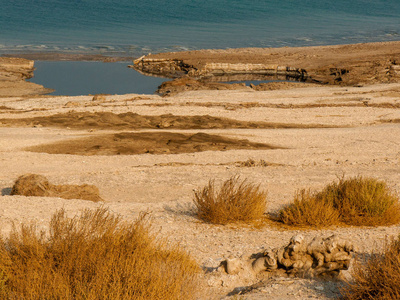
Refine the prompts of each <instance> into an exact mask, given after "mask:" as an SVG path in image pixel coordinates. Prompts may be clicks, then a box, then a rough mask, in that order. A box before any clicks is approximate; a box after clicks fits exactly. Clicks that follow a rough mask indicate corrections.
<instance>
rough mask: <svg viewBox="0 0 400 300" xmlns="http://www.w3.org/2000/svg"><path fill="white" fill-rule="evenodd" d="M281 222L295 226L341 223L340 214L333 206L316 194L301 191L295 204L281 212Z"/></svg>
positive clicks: (296, 196)
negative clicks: (319, 198)
mask: <svg viewBox="0 0 400 300" xmlns="http://www.w3.org/2000/svg"><path fill="white" fill-rule="evenodd" d="M279 220H280V221H281V222H283V223H285V224H288V225H293V226H316V227H321V226H330V225H333V224H337V223H338V222H339V213H338V211H337V210H336V209H334V208H333V206H331V205H329V204H327V203H325V202H323V201H320V200H318V199H317V198H316V197H315V193H312V192H311V191H309V190H308V191H306V190H301V191H299V192H297V193H296V195H295V197H294V201H293V203H291V204H289V205H287V206H286V207H284V208H283V209H282V210H281V211H280V212H279Z"/></svg>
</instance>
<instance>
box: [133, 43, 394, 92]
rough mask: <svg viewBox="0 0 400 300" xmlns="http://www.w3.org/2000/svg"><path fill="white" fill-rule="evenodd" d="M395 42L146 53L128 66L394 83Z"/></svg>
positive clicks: (203, 76)
mask: <svg viewBox="0 0 400 300" xmlns="http://www.w3.org/2000/svg"><path fill="white" fill-rule="evenodd" d="M399 61H400V42H382V43H369V44H354V45H337V46H321V47H299V48H288V47H285V48H243V49H226V50H198V51H186V52H170V53H160V54H155V55H152V54H149V55H147V56H143V57H140V58H138V59H136V60H135V61H134V64H133V66H132V67H133V68H134V69H136V70H138V71H139V72H142V73H144V74H146V75H153V76H154V75H155V76H163V77H169V78H176V77H182V76H189V77H190V78H193V79H200V80H202V81H206V80H207V81H213V82H216V81H219V82H224V81H231V80H240V81H243V80H249V79H248V78H252V79H251V80H276V79H278V80H282V79H283V80H298V81H307V82H313V83H321V84H333V85H360V84H374V83H388V82H399V81H400V75H399V74H400V69H399V67H398V63H397V62H399Z"/></svg>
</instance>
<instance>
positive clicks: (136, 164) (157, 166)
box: [0, 45, 400, 299]
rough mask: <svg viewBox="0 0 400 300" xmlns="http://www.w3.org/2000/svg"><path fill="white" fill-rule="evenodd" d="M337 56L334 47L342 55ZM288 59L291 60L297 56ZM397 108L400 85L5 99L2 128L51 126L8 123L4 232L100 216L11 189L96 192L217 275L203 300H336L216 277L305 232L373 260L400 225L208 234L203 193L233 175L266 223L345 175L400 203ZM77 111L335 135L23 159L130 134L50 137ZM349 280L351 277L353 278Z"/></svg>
mask: <svg viewBox="0 0 400 300" xmlns="http://www.w3.org/2000/svg"><path fill="white" fill-rule="evenodd" d="M354 47H360V46H357V45H354ZM334 49H336V46H335V47H333V49H332V51H334ZM232 51H233V52H235V51H236V50H232ZM249 51H250V50H249ZM254 51H256V50H254ZM280 51H282V52H284V51H289V48H284V49H282V50H280ZM377 57H379V55H377ZM399 104H400V83H384V84H382V83H380V84H365V85H364V86H357V87H355V86H313V85H310V86H307V87H303V88H293V89H288V90H268V91H255V90H253V89H248V90H224V91H218V90H206V91H204V90H203V91H186V92H183V93H180V94H178V95H175V96H171V97H169V98H162V97H160V96H157V95H106V96H104V98H102V100H101V101H93V96H80V97H43V96H35V97H21V96H18V97H0V119H2V120H5V119H7V121H4V122H5V123H7V122H8V120H12V119H15V120H17V119H26V120H27V119H32V118H39V117H40V118H43V119H41V120H42V121H43V124H42V123H39V124H35V123H32V124H31V123H30V121H29V122H25V121H24V122H25V123H23V124H21V123H18V126H16V125H12V124H8V125H7V124H3V126H2V127H0V170H1V172H0V190H1V191H2V195H3V196H1V197H0V229H1V232H2V233H3V234H7V233H8V232H9V231H10V228H11V223H12V222H13V221H14V222H16V223H17V224H18V223H20V222H28V221H36V222H38V224H39V228H41V229H46V228H47V223H48V221H49V219H50V216H51V214H52V213H54V212H55V211H56V210H57V209H60V208H62V207H64V208H65V209H66V211H67V213H68V214H69V215H71V216H72V215H74V214H76V213H78V212H79V211H81V210H82V209H83V208H94V207H97V206H99V205H101V204H98V203H94V202H91V201H85V200H79V199H69V200H66V199H61V198H56V197H33V196H11V195H10V192H11V187H12V186H13V184H14V182H15V180H16V179H17V178H18V177H19V176H21V175H23V174H26V173H33V174H40V175H43V176H45V177H46V178H48V180H49V181H50V182H51V183H52V184H55V185H82V184H91V185H95V186H97V187H98V188H99V190H100V195H101V197H102V198H103V199H104V200H105V205H106V206H107V207H109V208H110V209H111V211H113V212H115V213H118V214H121V215H122V216H123V218H124V219H126V220H133V219H135V218H136V217H137V216H138V215H139V213H140V212H141V211H148V212H149V213H150V215H151V216H152V223H153V228H154V230H155V231H156V232H158V233H159V234H160V235H162V236H167V237H168V238H169V240H170V241H171V243H175V242H178V243H180V245H181V246H182V247H183V248H184V249H186V250H187V251H189V252H190V254H191V255H192V256H193V257H194V258H195V259H196V261H198V263H199V264H200V265H201V266H203V267H204V268H205V269H206V270H209V271H210V272H208V273H205V274H204V278H205V281H206V288H204V298H203V299H213V298H216V299H221V298H223V297H227V299H235V297H237V296H238V295H237V294H238V293H239V292H243V293H244V292H246V293H245V294H243V295H242V297H243V299H332V298H334V297H335V296H338V286H339V285H340V283H338V282H334V281H319V280H315V279H299V278H270V279H266V278H263V279H262V282H261V283H259V284H257V282H255V281H254V280H250V279H249V278H239V277H237V276H234V275H224V274H218V273H216V272H211V271H212V270H213V268H215V267H217V266H218V265H219V264H220V262H221V261H222V260H224V259H225V258H227V257H228V256H233V257H236V256H239V255H241V254H243V253H257V252H260V251H263V250H265V249H267V248H269V247H271V248H275V247H281V246H283V245H285V244H287V243H288V241H289V239H290V238H291V237H292V236H293V235H295V234H299V233H301V234H303V235H304V236H305V238H306V239H311V238H312V237H314V236H316V235H321V234H322V235H324V236H328V235H331V234H337V235H338V236H339V237H341V238H344V239H347V240H349V241H351V242H352V243H354V245H355V246H356V247H357V253H361V254H363V253H368V252H370V251H372V250H374V249H382V244H383V242H384V240H385V239H386V238H388V237H397V236H398V235H399V234H400V226H399V225H395V226H389V227H386V226H382V227H376V228H363V227H343V228H327V229H321V230H304V229H299V228H296V229H293V230H288V229H282V228H279V227H275V226H273V224H270V225H266V226H264V227H260V228H253V227H251V226H244V227H242V226H239V225H231V226H215V225H211V224H205V223H202V222H201V221H199V220H198V219H197V218H196V217H195V214H194V213H193V189H198V188H202V187H204V186H205V185H206V184H207V183H208V181H209V180H210V179H215V180H216V183H217V184H219V183H221V182H223V181H225V180H226V179H228V178H230V177H231V176H233V175H240V176H241V178H247V179H248V180H250V181H251V182H254V183H256V184H260V187H261V188H262V189H265V190H267V191H268V209H267V213H275V212H276V211H277V210H279V209H280V208H282V207H283V205H285V204H287V203H289V202H291V201H292V199H293V195H294V193H295V192H296V190H298V189H300V188H311V189H321V188H322V187H324V186H325V185H326V184H328V183H330V182H332V181H333V180H336V179H337V177H338V176H342V175H343V174H344V175H345V176H356V175H362V176H372V177H376V178H378V179H381V180H385V181H386V182H387V183H388V185H389V186H390V187H391V188H392V189H393V190H394V192H395V193H396V194H397V195H399V196H400V140H399V136H400V126H399V123H396V122H388V121H390V120H398V119H400V106H399ZM72 110H74V111H75V112H76V113H84V114H86V113H90V114H93V115H92V116H100V115H101V114H95V113H104V112H108V113H110V112H112V113H114V114H115V115H113V117H114V116H116V115H119V114H124V113H128V112H131V113H136V114H138V115H140V116H161V115H166V114H172V115H173V116H176V117H177V116H181V117H182V116H184V117H185V118H186V117H196V116H197V117H198V116H210V117H211V118H224V119H230V120H235V121H237V122H266V123H270V122H272V123H280V124H289V123H290V124H296V125H299V126H300V127H302V126H304V125H310V124H321V125H324V126H328V127H332V128H312V127H310V128H254V127H249V128H230V127H229V126H227V127H224V128H216V129H212V128H211V129H210V128H209V129H205V128H204V127H203V129H177V128H172V129H168V132H174V133H180V134H188V135H193V134H197V133H205V134H209V135H219V136H223V137H226V138H230V139H236V140H243V139H246V140H248V141H250V142H254V143H264V144H270V145H274V146H277V147H279V148H277V149H254V150H249V149H236V150H227V151H202V152H192V153H179V154H166V153H164V154H157V155H155V154H150V153H145V154H131V155H92V156H87V155H69V154H48V153H38V152H29V151H26V150H25V149H26V148H28V147H33V146H39V147H42V146H43V145H47V144H51V143H58V142H65V141H68V140H73V139H79V138H88V137H91V138H95V137H97V136H99V137H100V136H103V135H105V134H110V135H115V134H120V133H121V130H120V129H118V128H116V127H113V126H110V127H109V128H106V126H104V127H103V128H102V130H101V131H100V130H98V129H96V128H89V127H85V128H83V127H80V128H72V127H69V128H68V127H65V126H60V127H50V126H48V125H47V124H50V123H46V124H45V123H44V120H46V118H48V119H49V120H51V119H52V118H54V116H55V115H57V114H61V115H63V116H67V115H69V113H70V112H71V111H72ZM71 114H73V113H71ZM96 118H97V117H96ZM96 120H97V119H96ZM188 120H189V119H188ZM205 120H210V119H207V118H206V119H205ZM211 120H212V119H211ZM16 122H17V121H16ZM18 122H20V121H18ZM68 122H70V121H68ZM96 122H97V121H96ZM190 122H192V121H190ZM206 122H207V121H206ZM24 124H25V125H24ZM188 124H189V123H188ZM20 126H24V127H20ZM129 132H130V130H129V128H124V133H129ZM132 132H134V133H144V134H147V133H154V132H158V133H159V132H160V130H159V129H157V131H155V130H153V129H146V130H143V129H138V130H135V131H132ZM161 132H164V131H161ZM343 275H344V276H345V277H346V276H349V275H348V272H344V274H343ZM244 287H248V288H246V289H244ZM228 294H229V296H228ZM235 294H236V296H235ZM239 296H240V295H239Z"/></svg>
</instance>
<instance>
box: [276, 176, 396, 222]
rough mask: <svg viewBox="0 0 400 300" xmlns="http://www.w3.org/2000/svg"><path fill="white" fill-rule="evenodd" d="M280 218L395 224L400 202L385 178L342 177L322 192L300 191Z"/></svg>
mask: <svg viewBox="0 0 400 300" xmlns="http://www.w3.org/2000/svg"><path fill="white" fill-rule="evenodd" d="M279 221H281V222H283V223H285V224H288V225H305V226H313V227H323V226H330V225H340V224H346V225H355V226H380V225H392V224H397V223H399V222H400V204H399V199H398V198H397V197H396V196H395V194H394V193H393V192H392V191H391V190H390V189H389V188H388V186H387V184H386V183H385V182H383V181H379V180H377V179H375V178H364V177H361V176H358V177H353V178H349V179H346V180H345V179H344V178H341V179H339V181H338V182H333V183H331V184H329V185H327V186H326V187H325V188H324V189H323V190H322V191H320V192H314V193H312V192H310V191H308V192H306V191H304V190H303V191H300V192H298V193H297V195H296V196H295V198H294V201H293V203H291V204H289V205H288V206H286V207H284V208H283V209H282V210H281V211H280V212H279Z"/></svg>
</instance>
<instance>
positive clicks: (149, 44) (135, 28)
mask: <svg viewBox="0 0 400 300" xmlns="http://www.w3.org/2000/svg"><path fill="white" fill-rule="evenodd" d="M390 40H400V1H399V0H374V1H372V0H352V1H349V0H335V1H332V0H296V1H295V0H252V1H249V0H240V1H239V0H190V1H189V0H187V1H184V0H168V1H165V0H150V1H139V0H0V54H2V53H3V54H4V53H13V52H31V51H35V52H36V51H42V52H48V51H52V52H54V51H57V52H70V53H89V54H98V53H103V54H108V55H110V54H111V55H124V56H125V55H128V56H138V55H142V54H147V53H148V52H152V53H155V52H163V51H177V50H185V49H200V48H233V47H281V46H310V45H328V44H347V43H358V42H374V41H390Z"/></svg>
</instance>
